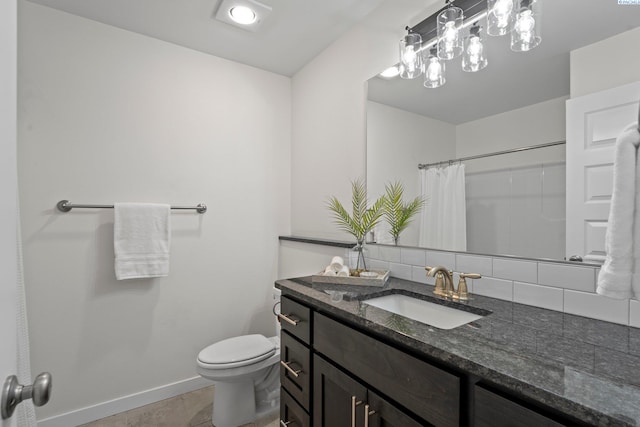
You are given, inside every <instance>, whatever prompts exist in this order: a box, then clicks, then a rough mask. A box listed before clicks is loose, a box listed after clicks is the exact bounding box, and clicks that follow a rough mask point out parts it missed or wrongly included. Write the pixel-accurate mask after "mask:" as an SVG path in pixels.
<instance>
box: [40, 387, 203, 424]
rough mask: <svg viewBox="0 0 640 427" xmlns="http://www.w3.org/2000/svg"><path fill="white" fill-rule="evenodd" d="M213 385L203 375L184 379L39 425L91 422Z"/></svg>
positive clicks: (47, 420) (70, 413) (80, 410)
mask: <svg viewBox="0 0 640 427" xmlns="http://www.w3.org/2000/svg"><path fill="white" fill-rule="evenodd" d="M211 385H213V383H212V382H211V381H209V380H206V379H204V378H202V377H193V378H189V379H187V380H184V381H178V382H175V383H172V384H167V385H164V386H160V387H156V388H153V389H150V390H145V391H141V392H139V393H134V394H130V395H129V396H124V397H120V398H118V399H113V400H109V401H107V402H103V403H99V404H97V405H93V406H88V407H86V408H82V409H78V410H76V411H71V412H67V413H64V414H61V415H56V416H53V417H49V418H45V419H43V420H39V421H38V427H70V426H79V425H81V424H86V423H90V422H91V421H95V420H99V419H100V418H105V417H109V416H111V415H114V414H118V413H120V412H124V411H128V410H130V409H135V408H139V407H140V406H144V405H148V404H150V403H154V402H158V401H160V400H164V399H168V398H170V397H174V396H178V395H180V394H184V393H188V392H190V391H194V390H198V389H200V388H203V387H208V386H211Z"/></svg>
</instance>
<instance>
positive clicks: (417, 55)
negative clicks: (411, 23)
mask: <svg viewBox="0 0 640 427" xmlns="http://www.w3.org/2000/svg"><path fill="white" fill-rule="evenodd" d="M421 50H422V37H421V36H420V34H418V33H413V32H411V31H409V33H408V34H407V35H406V36H404V38H403V39H402V40H401V41H400V65H399V66H398V69H399V71H400V77H402V78H403V79H415V78H416V77H418V76H419V75H420V74H421V73H422V52H421Z"/></svg>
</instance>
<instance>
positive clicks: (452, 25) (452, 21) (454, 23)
mask: <svg viewBox="0 0 640 427" xmlns="http://www.w3.org/2000/svg"><path fill="white" fill-rule="evenodd" d="M448 1H449V0H447V2H448ZM463 16H464V15H463V12H462V9H460V8H459V7H456V6H453V5H452V3H449V6H448V7H447V8H446V9H445V10H443V11H442V12H440V13H439V14H438V32H437V37H438V58H440V59H446V60H449V59H453V58H457V57H458V56H460V54H462V35H461V34H460V33H461V30H462V21H463Z"/></svg>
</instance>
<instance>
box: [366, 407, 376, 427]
mask: <svg viewBox="0 0 640 427" xmlns="http://www.w3.org/2000/svg"><path fill="white" fill-rule="evenodd" d="M369 408H370V406H369V405H364V427H369V415H373V414H375V413H376V411H374V410H371V411H370V410H369Z"/></svg>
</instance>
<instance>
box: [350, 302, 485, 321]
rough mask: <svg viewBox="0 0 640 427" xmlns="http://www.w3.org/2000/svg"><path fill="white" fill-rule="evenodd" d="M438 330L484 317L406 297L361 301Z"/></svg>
mask: <svg viewBox="0 0 640 427" xmlns="http://www.w3.org/2000/svg"><path fill="white" fill-rule="evenodd" d="M362 302H364V303H365V304H369V305H372V306H374V307H378V308H381V309H383V310H386V311H390V312H392V313H396V314H399V315H401V316H404V317H408V318H410V319H413V320H417V321H418V322H422V323H426V324H427V325H431V326H435V327H436V328H439V329H453V328H457V327H458V326H462V325H465V324H467V323H469V322H473V321H474V320H478V319H482V318H483V317H484V316H481V315H479V314H474V313H470V312H468V311H462V310H457V309H455V308H451V307H447V306H444V305H440V304H435V303H432V302H428V301H424V300H421V299H418V298H413V297H409V296H406V295H400V294H394V295H386V296H383V297H377V298H371V299H368V300H364V301H362Z"/></svg>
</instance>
